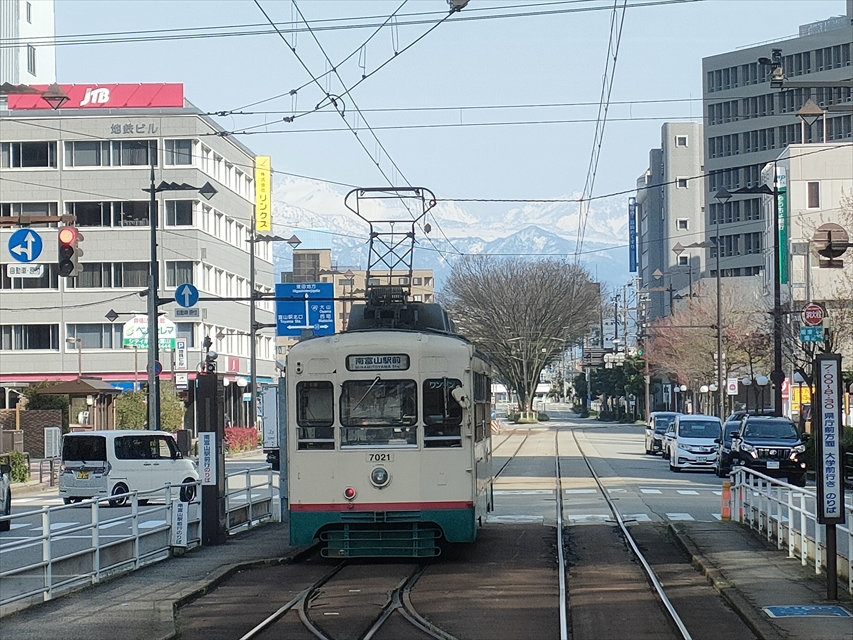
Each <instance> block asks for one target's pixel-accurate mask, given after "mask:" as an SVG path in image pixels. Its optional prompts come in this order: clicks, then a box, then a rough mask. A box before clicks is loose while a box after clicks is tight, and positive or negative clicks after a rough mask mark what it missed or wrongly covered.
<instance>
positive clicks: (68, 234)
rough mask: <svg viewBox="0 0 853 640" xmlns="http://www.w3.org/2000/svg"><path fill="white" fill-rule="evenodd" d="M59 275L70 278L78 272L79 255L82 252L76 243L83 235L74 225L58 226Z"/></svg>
mask: <svg viewBox="0 0 853 640" xmlns="http://www.w3.org/2000/svg"><path fill="white" fill-rule="evenodd" d="M57 238H58V239H59V275H60V276H62V277H63V278H72V277H74V276H76V275H78V274H79V273H80V264H79V260H80V256H81V255H83V252H82V251H81V250H80V247H79V246H78V243H79V242H80V240H82V239H83V235H82V234H81V233H80V232H79V231H78V230H77V229H76V227H60V229H59V234H58V235H57Z"/></svg>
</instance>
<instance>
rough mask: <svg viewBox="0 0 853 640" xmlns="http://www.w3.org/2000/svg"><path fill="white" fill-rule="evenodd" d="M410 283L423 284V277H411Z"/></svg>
mask: <svg viewBox="0 0 853 640" xmlns="http://www.w3.org/2000/svg"><path fill="white" fill-rule="evenodd" d="M412 284H413V285H415V286H416V287H419V286H421V285H422V284H423V278H412Z"/></svg>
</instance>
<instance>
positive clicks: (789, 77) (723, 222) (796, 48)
mask: <svg viewBox="0 0 853 640" xmlns="http://www.w3.org/2000/svg"><path fill="white" fill-rule="evenodd" d="M846 7H847V14H846V15H845V16H837V17H834V18H830V19H828V20H824V21H822V22H817V23H813V24H807V25H803V26H801V27H800V29H799V35H798V36H797V37H796V38H789V39H786V40H781V41H778V42H773V43H767V44H762V45H759V46H753V47H749V48H744V49H738V50H737V51H731V52H728V53H723V54H719V55H715V56H710V57H708V58H704V59H703V61H702V71H703V99H704V105H705V114H704V124H705V131H704V134H705V173H706V174H707V175H708V178H707V180H706V185H705V186H706V190H705V199H706V203H707V206H706V211H707V213H708V215H707V218H706V220H705V223H706V225H707V227H708V236H709V239H711V241H712V242H714V243H715V244H716V245H717V246H718V247H719V249H720V271H721V275H722V276H723V277H728V276H758V275H761V274H762V273H763V270H764V265H765V255H764V254H765V252H766V251H767V249H768V247H766V246H765V243H764V234H763V232H764V229H765V221H764V220H762V213H761V211H762V207H761V200H762V198H765V199H766V196H761V195H738V196H736V197H734V198H733V199H731V200H730V201H729V202H727V203H722V202H718V201H716V200H715V198H714V195H715V194H716V193H717V192H718V191H719V189H720V188H723V187H724V188H726V189H727V190H729V191H734V190H736V189H739V188H742V187H758V186H760V185H761V184H762V170H763V168H764V166H765V165H766V164H767V163H768V162H773V161H774V160H775V159H776V158H777V157H778V156H779V154H780V153H781V151H782V150H783V149H784V148H785V147H787V146H788V145H792V144H800V143H803V142H806V143H808V142H833V141H837V142H843V141H847V142H849V141H851V140H853V122H851V119H853V115H851V110H850V108H851V106H853V98H851V88H850V86H849V85H848V86H846V87H845V86H835V87H833V86H828V85H830V84H831V83H833V82H837V81H842V80H849V79H850V78H851V77H853V66H851V48H853V36H851V34H853V26H851V24H853V0H847V3H846ZM782 9H783V10H784V8H782ZM775 49H778V50H779V52H778V53H776V54H774V50H775ZM759 58H761V59H762V61H761V62H759ZM774 62H775V63H778V64H780V65H781V70H782V71H784V75H785V80H786V81H787V82H790V84H789V87H788V88H784V82H783V88H782V89H781V90H780V89H779V88H774V87H773V86H771V72H772V70H773V67H774ZM809 98H811V99H812V100H813V101H814V102H815V103H817V104H818V105H819V106H820V107H821V108H822V109H824V110H826V111H827V113H826V118H825V125H826V138H825V139H824V138H823V125H824V122H823V121H821V122H820V123H818V124H816V125H813V126H809V127H805V128H804V129H803V127H802V121H801V119H800V117H798V115H797V112H798V111H800V110H801V109H802V107H803V105H804V104H805V103H806V101H807V100H808V99H809ZM803 130H804V131H805V139H803V135H802V133H803ZM771 186H772V185H771ZM717 225H719V234H718V233H717V231H716V229H717ZM708 255H709V260H708V264H709V265H710V266H711V267H712V272H711V273H710V274H709V275H715V274H714V273H713V265H714V263H715V260H714V257H715V255H716V254H715V253H714V251H713V250H709V254H708Z"/></svg>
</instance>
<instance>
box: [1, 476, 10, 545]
mask: <svg viewBox="0 0 853 640" xmlns="http://www.w3.org/2000/svg"><path fill="white" fill-rule="evenodd" d="M11 487H12V467H11V465H8V464H0V516H8V515H10V514H11V513H12V488H11ZM11 526H12V521H11V520H0V531H8V530H9V529H10V528H11Z"/></svg>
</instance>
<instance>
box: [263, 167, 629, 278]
mask: <svg viewBox="0 0 853 640" xmlns="http://www.w3.org/2000/svg"><path fill="white" fill-rule="evenodd" d="M346 195H347V190H345V189H344V188H340V189H336V188H335V187H333V186H332V185H329V184H327V183H319V182H315V181H312V180H306V179H301V178H288V179H285V180H281V181H279V182H278V183H277V184H276V185H275V188H274V189H273V207H272V219H273V233H275V234H278V235H279V236H282V237H285V238H287V237H290V236H291V235H292V234H295V235H296V236H297V237H298V238H299V239H300V240H301V241H302V244H300V245H299V248H300V249H319V248H329V247H331V249H332V262H333V264H335V265H337V266H338V268H340V269H342V270H346V269H347V268H351V269H364V268H365V267H366V263H367V255H368V232H369V226H368V224H367V223H366V222H365V221H363V220H362V219H360V218H359V217H358V216H357V215H356V214H354V213H353V212H352V211H350V210H349V209H348V208H347V207H346V206H345V205H344V199H345V197H346ZM570 198H577V195H573V196H567V197H566V198H565V199H570ZM350 202H352V201H350ZM376 204H377V206H375V207H373V211H372V215H374V216H376V217H378V218H381V219H400V220H405V219H406V217H407V216H408V215H409V214H408V213H407V212H406V211H405V210H403V209H402V208H401V209H400V210H399V211H390V210H389V206H388V201H387V200H383V201H379V202H378V203H376ZM466 204H467V203H457V202H442V201H439V202H438V203H437V204H436V206H435V207H434V208H433V209H432V210H430V212H429V213H428V214H427V216H426V218H424V222H428V223H429V224H430V226H431V227H432V229H431V232H430V233H429V234H428V236H425V235H424V234H423V232H422V231H421V229H418V230H417V231H416V243H417V244H416V248H415V254H414V265H413V266H414V267H415V268H416V269H433V271H434V274H435V278H436V290H440V289H441V286H442V284H443V283H444V281H445V280H446V279H447V276H448V275H449V274H450V271H451V269H452V266H453V262H454V259H455V257H456V256H458V255H460V254H489V255H494V256H507V257H516V256H530V257H541V256H554V257H555V258H560V257H566V258H569V259H572V258H573V257H574V251H575V246H576V241H577V226H578V217H579V211H580V205H579V204H578V203H577V202H559V203H528V204H524V205H523V206H516V205H513V204H505V203H490V204H489V208H490V213H489V214H487V215H486V214H481V215H477V214H474V213H473V211H472V210H473V208H474V207H471V208H466V206H465V205H466ZM480 206H482V205H480ZM361 211H362V213H365V212H366V211H367V208H362V209H361ZM495 211H498V212H500V213H498V214H497V215H496V214H495V213H494V212H495ZM501 211H502V212H501ZM366 215H368V216H370V215H371V214H370V212H368V213H366ZM374 219H375V218H374ZM404 226H405V227H408V225H404ZM273 247H274V248H273V256H274V258H273V260H274V268H275V273H276V274H278V273H279V272H281V271H289V270H290V268H291V248H290V247H289V246H287V244H286V243H276V244H275V245H273ZM580 259H581V262H582V263H583V264H585V265H586V266H587V268H588V269H589V270H590V273H591V274H592V277H593V279H595V280H598V281H600V282H602V283H606V284H611V285H613V286H615V285H622V284H624V282H625V281H626V280H627V279H628V278H629V274H628V216H627V198H626V196H613V197H611V198H604V199H601V200H595V201H593V203H592V204H591V206H590V207H589V214H588V217H587V223H586V232H585V237H584V243H583V249H582V252H581V255H580ZM278 280H279V278H278V276H276V281H278Z"/></svg>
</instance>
